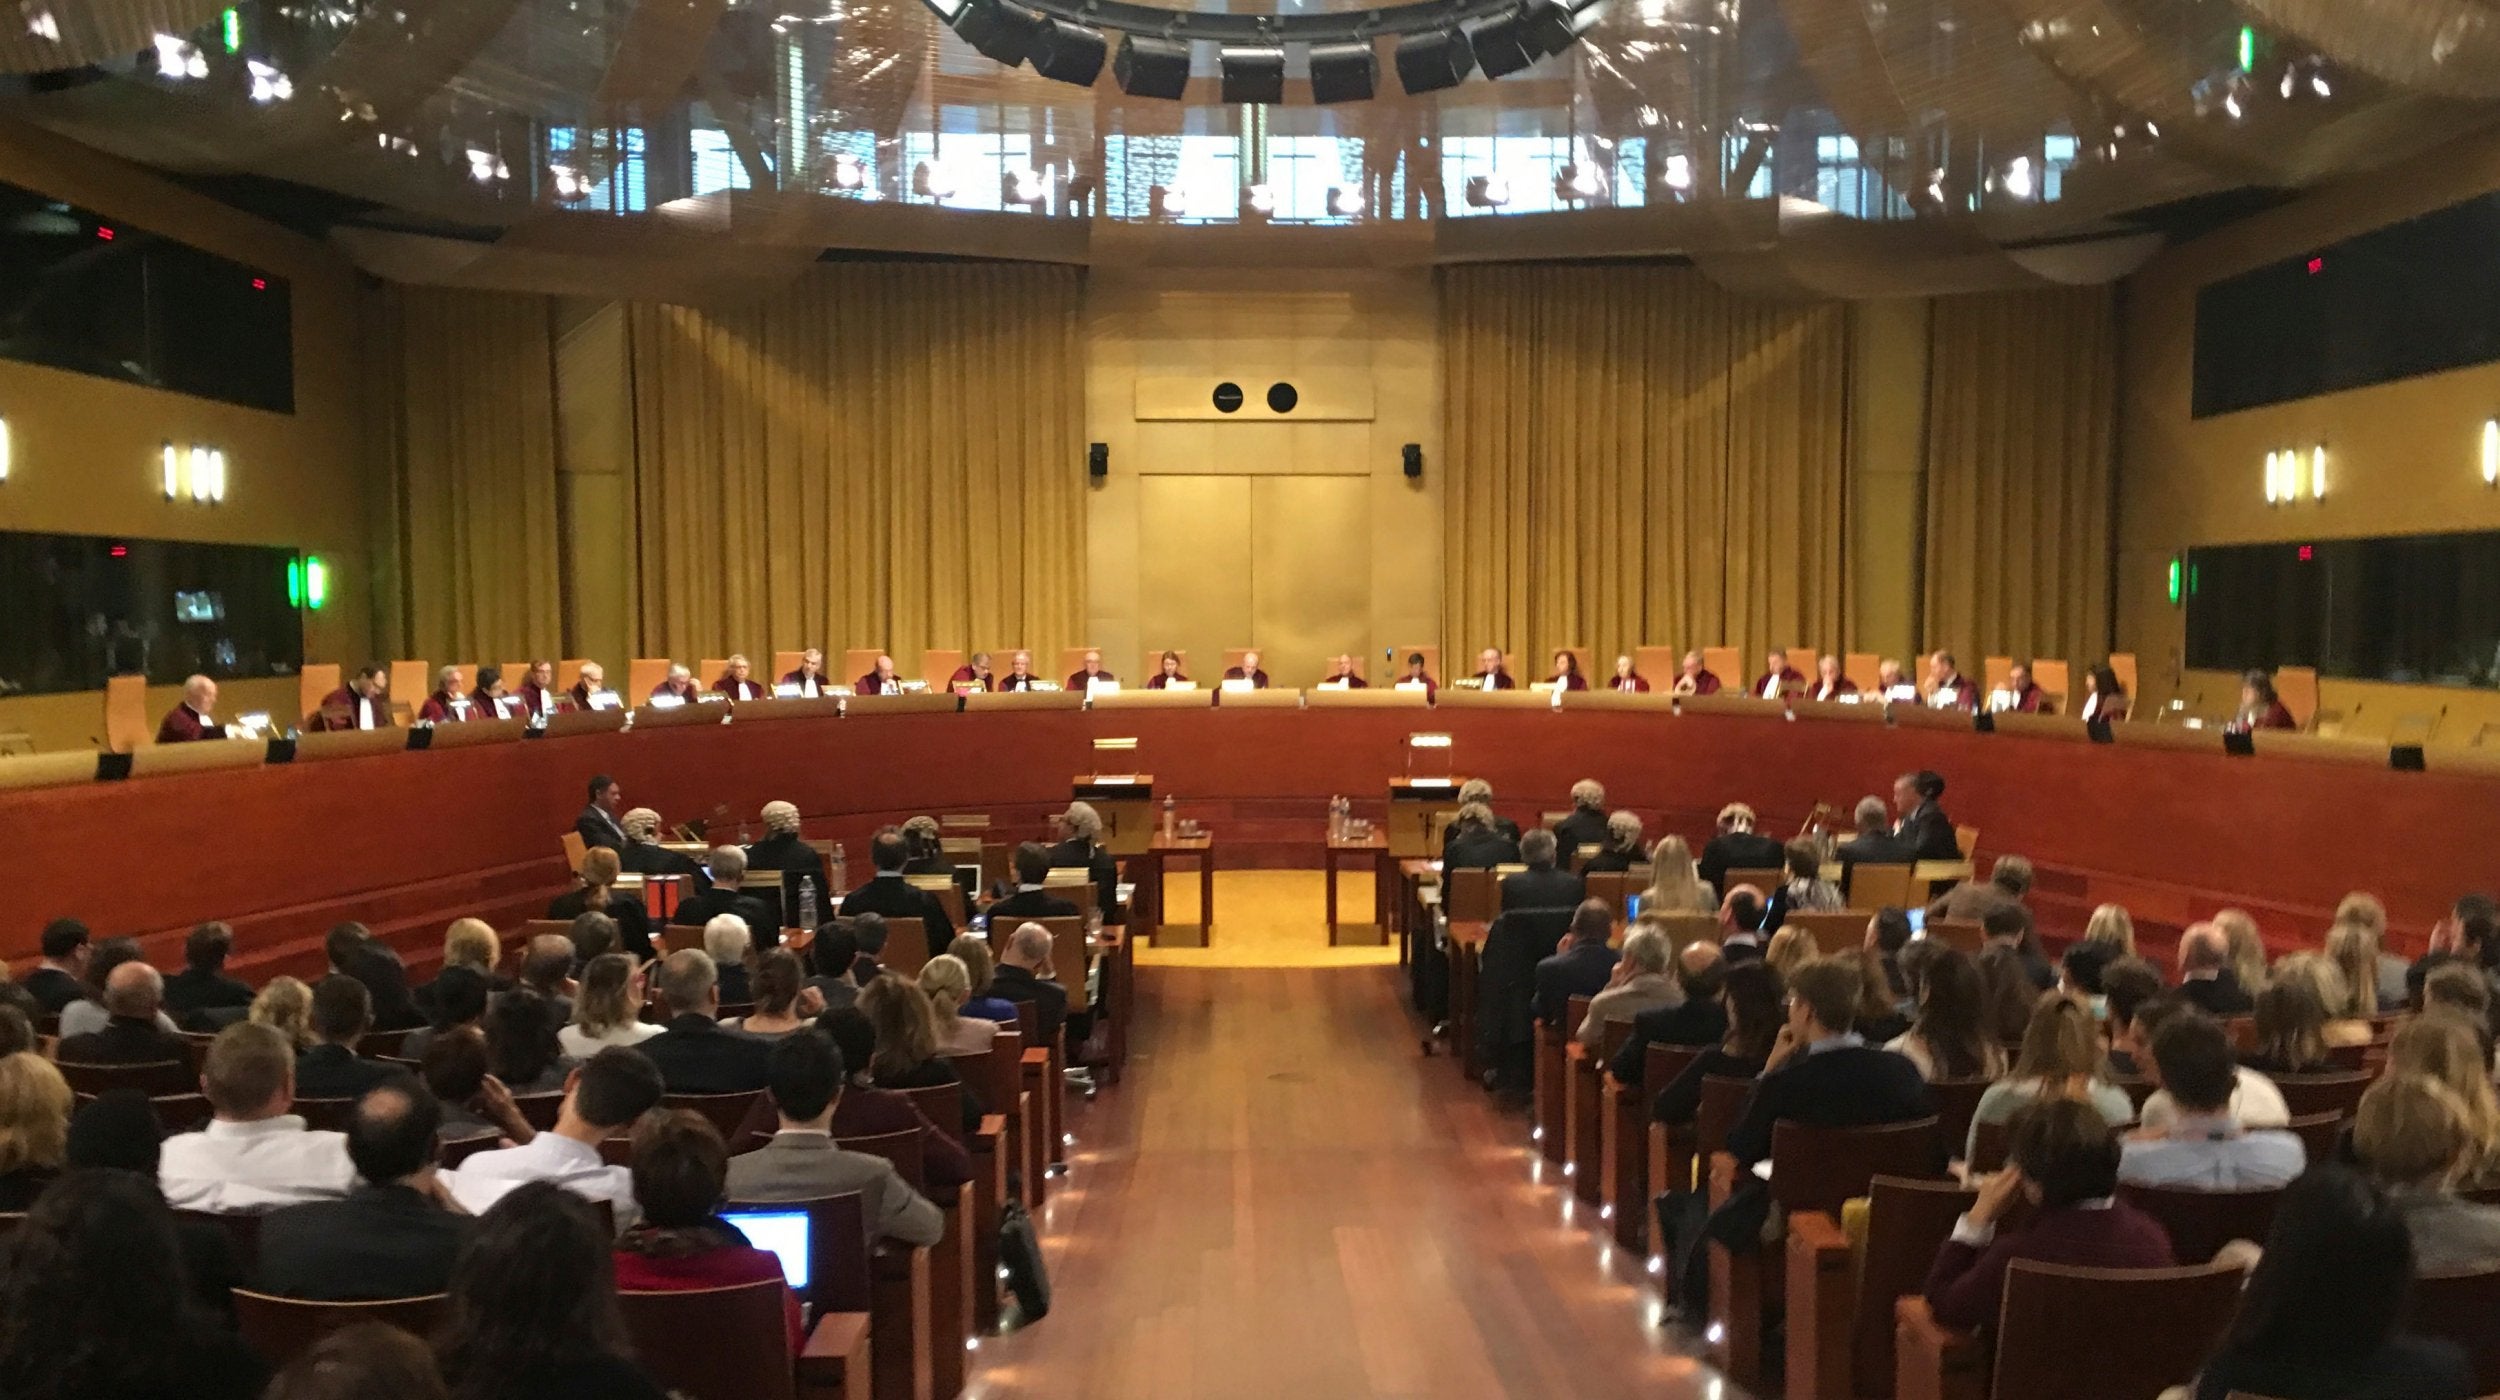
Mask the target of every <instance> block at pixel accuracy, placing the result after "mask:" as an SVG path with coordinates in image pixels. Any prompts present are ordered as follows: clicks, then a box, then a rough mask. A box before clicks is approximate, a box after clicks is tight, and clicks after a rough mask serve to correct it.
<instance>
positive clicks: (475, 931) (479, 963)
mask: <svg viewBox="0 0 2500 1400" xmlns="http://www.w3.org/2000/svg"><path fill="white" fill-rule="evenodd" d="M502 960H503V940H502V939H501V938H498V937H496V936H495V929H494V926H493V925H492V924H489V923H487V922H486V921H485V920H484V919H454V920H452V921H451V926H450V927H449V928H446V929H444V930H443V968H442V971H441V972H439V973H436V974H435V977H434V980H433V981H432V982H429V983H427V984H426V985H424V986H422V987H419V988H417V990H416V1001H417V1006H418V1008H419V1009H421V1010H423V1011H424V1012H425V1013H426V1014H427V1015H429V1016H431V1017H432V1018H433V1022H434V1025H435V1027H436V1029H441V1028H442V1027H443V1026H445V1025H461V1024H465V1022H463V1021H462V1020H460V1019H459V1018H457V1017H451V1016H449V1015H448V1013H447V1012H446V1010H445V1008H443V1007H441V1006H439V1005H437V1004H436V1001H437V999H438V998H439V997H440V996H441V995H442V993H443V977H444V976H445V975H447V974H449V973H451V972H453V971H455V970H458V971H464V972H472V973H475V974H477V977H478V979H479V981H480V982H482V983H483V984H484V985H485V988H486V992H487V994H488V995H490V996H491V995H492V994H494V993H496V992H500V991H502V990H503V989H504V988H506V987H508V986H511V985H512V984H511V982H509V981H508V980H506V979H505V978H503V977H501V976H499V975H497V974H496V972H495V964H496V963H498V962H501V961H502ZM464 993H465V989H464ZM463 1004H464V1005H465V1004H466V1003H465V1000H464V1002H463Z"/></svg>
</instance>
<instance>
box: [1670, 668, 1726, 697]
mask: <svg viewBox="0 0 2500 1400" xmlns="http://www.w3.org/2000/svg"><path fill="white" fill-rule="evenodd" d="M1675 689H1676V690H1677V692H1678V693H1680V694H1684V695H1716V694H1718V693H1719V691H1720V689H1721V687H1720V685H1719V676H1718V673H1717V672H1715V671H1712V670H1711V669H1710V668H1709V667H1707V666H1704V667H1703V668H1701V669H1700V670H1698V671H1696V672H1694V673H1693V674H1692V675H1689V676H1678V677H1676V681H1675Z"/></svg>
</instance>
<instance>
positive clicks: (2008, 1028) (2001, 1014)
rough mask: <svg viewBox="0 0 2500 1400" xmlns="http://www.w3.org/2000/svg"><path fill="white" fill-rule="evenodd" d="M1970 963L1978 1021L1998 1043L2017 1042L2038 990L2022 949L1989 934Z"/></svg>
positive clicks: (2008, 1043) (2029, 1017)
mask: <svg viewBox="0 0 2500 1400" xmlns="http://www.w3.org/2000/svg"><path fill="white" fill-rule="evenodd" d="M1998 917H1999V918H2002V917H2003V916H2002V915H1999V916H1998ZM1972 965H1973V966H1974V967H1975V968H1976V969H1977V970H1978V973H1979V1006H1980V1012H1979V1023H1980V1025H1981V1026H1982V1027H1984V1028H1985V1029H1986V1032H1987V1034H1988V1037H1989V1038H1990V1039H1992V1040H1994V1041H1996V1042H1997V1043H1998V1044H2000V1045H2014V1044H2018V1043H2020V1042H2021V1040H2022V1038H2023V1031H2024V1029H2025V1028H2027V1027H2028V1026H2030V1024H2031V1008H2032V1006H2033V1005H2034V1004H2036V1003H2037V1002H2038V1001H2039V1000H2040V993H2041V991H2042V988H2041V986H2040V984H2039V983H2038V982H2036V981H2033V980H2032V976H2031V971H2030V969H2029V968H2028V967H2027V966H2026V965H2025V964H2024V962H2023V956H2022V950H2021V949H2019V948H2017V947H2015V946H2014V945H2013V944H2012V943H2010V942H2007V941H2004V940H2001V939H1995V938H1991V939H1989V940H1988V941H1987V943H1986V944H1985V945H1983V946H1982V947H1981V948H1980V950H1979V956H1978V957H1976V958H1974V959H1972ZM2053 984H2054V982H2053V980H2052V985H2053Z"/></svg>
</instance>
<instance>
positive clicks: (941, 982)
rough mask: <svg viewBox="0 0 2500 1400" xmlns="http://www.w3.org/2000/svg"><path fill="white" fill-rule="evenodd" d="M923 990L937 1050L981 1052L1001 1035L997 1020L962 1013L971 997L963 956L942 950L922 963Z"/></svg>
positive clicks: (949, 1053) (970, 980)
mask: <svg viewBox="0 0 2500 1400" xmlns="http://www.w3.org/2000/svg"><path fill="white" fill-rule="evenodd" d="M956 941H957V942H962V941H963V940H961V939H957V940H956ZM920 990H921V992H922V993H923V994H924V995H926V996H927V997H928V999H929V1015H930V1018H931V1020H932V1021H933V1023H934V1024H935V1026H936V1029H937V1046H938V1053H940V1054H943V1055H980V1054H986V1053H987V1052H988V1051H989V1048H990V1042H991V1041H993V1040H996V1039H997V1038H998V1022H996V1021H988V1020H983V1019H981V1018H980V1017H977V1016H966V1015H964V1014H963V1004H964V1003H965V1002H966V1001H969V1000H970V999H971V997H972V972H971V970H970V969H968V968H966V967H965V966H964V964H963V960H962V959H961V958H958V957H955V956H954V955H953V954H951V953H940V954H938V955H937V956H936V957H934V958H931V959H929V961H928V962H926V963H924V964H922V966H921V968H920Z"/></svg>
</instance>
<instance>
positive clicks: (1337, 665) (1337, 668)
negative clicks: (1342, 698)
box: [1320, 656, 1370, 690]
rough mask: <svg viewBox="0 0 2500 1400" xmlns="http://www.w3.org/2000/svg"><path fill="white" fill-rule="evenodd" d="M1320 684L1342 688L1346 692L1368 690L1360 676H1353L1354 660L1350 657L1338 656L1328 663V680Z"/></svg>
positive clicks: (1368, 687)
mask: <svg viewBox="0 0 2500 1400" xmlns="http://www.w3.org/2000/svg"><path fill="white" fill-rule="evenodd" d="M1320 684H1321V685H1326V686H1343V687H1345V688H1346V689H1347V690H1368V689H1370V686H1369V685H1368V684H1367V683H1366V682H1365V681H1364V679H1363V678H1362V677H1361V676H1358V675H1356V674H1354V658H1353V657H1351V656H1340V657H1338V658H1337V659H1336V660H1334V661H1332V662H1330V663H1328V679H1326V680H1324V681H1321V682H1320Z"/></svg>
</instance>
